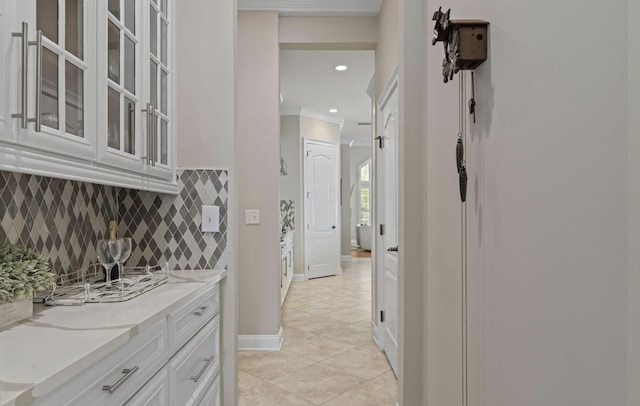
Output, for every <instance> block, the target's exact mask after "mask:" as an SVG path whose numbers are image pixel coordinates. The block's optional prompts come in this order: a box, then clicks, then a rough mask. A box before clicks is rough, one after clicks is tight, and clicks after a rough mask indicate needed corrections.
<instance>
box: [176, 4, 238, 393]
mask: <svg viewBox="0 0 640 406" xmlns="http://www.w3.org/2000/svg"><path fill="white" fill-rule="evenodd" d="M175 10H176V20H175V24H176V109H177V120H176V121H177V142H176V146H177V155H178V166H179V167H181V168H227V169H229V180H230V181H229V202H230V205H229V212H228V213H227V216H228V219H229V227H228V230H227V244H228V245H227V249H228V251H229V267H228V270H229V272H228V274H227V278H226V279H225V280H224V281H223V282H222V289H221V306H222V310H221V311H222V324H221V337H222V347H223V348H224V351H223V353H222V360H221V364H222V369H223V371H224V374H223V375H222V403H223V404H225V405H233V404H236V400H237V382H238V373H237V367H236V366H237V352H236V349H237V335H238V313H237V308H238V283H237V269H238V268H237V255H238V252H237V249H236V247H237V245H238V244H237V223H238V222H237V208H236V204H237V184H236V171H235V162H234V159H233V156H234V152H235V146H234V139H235V130H236V103H235V65H236V54H235V50H236V21H237V14H236V13H237V4H236V1H235V0H233V1H225V2H209V1H206V0H192V1H188V2H179V3H176V7H175ZM194 38H208V41H207V48H204V49H203V48H202V47H201V46H200V42H199V41H194V40H193V39H194ZM212 122H214V123H216V125H215V126H212V125H211V123H212Z"/></svg>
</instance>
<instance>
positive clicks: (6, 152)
mask: <svg viewBox="0 0 640 406" xmlns="http://www.w3.org/2000/svg"><path fill="white" fill-rule="evenodd" d="M0 170H5V171H9V172H19V173H26V174H30V175H38V176H47V177H53V178H61V179H68V180H75V181H80V182H88V183H96V184H101V185H108V186H117V187H124V188H130V189H137V190H146V191H150V192H159V193H168V194H174V195H177V194H178V192H179V190H178V183H177V181H176V179H175V172H174V174H173V175H172V179H168V180H162V179H158V178H153V177H150V176H146V175H141V174H137V173H131V172H124V171H118V170H114V169H111V168H108V167H105V166H101V165H100V164H98V163H94V162H89V161H81V160H77V159H73V158H62V157H58V156H54V155H53V154H47V153H43V152H40V151H35V150H34V151H31V150H26V149H20V148H17V147H12V146H8V145H1V144H0Z"/></svg>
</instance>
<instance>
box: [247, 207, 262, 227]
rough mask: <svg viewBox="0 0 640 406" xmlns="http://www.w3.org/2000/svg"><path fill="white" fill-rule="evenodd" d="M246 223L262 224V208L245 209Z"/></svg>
mask: <svg viewBox="0 0 640 406" xmlns="http://www.w3.org/2000/svg"><path fill="white" fill-rule="evenodd" d="M244 223H245V224H260V210H257V209H252V210H245V211H244Z"/></svg>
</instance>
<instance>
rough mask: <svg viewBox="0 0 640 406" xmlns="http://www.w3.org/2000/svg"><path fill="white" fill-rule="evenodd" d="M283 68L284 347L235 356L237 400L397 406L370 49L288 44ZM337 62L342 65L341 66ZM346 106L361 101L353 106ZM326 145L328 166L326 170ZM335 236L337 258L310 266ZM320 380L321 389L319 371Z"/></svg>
mask: <svg viewBox="0 0 640 406" xmlns="http://www.w3.org/2000/svg"><path fill="white" fill-rule="evenodd" d="M280 61H281V63H280V68H281V81H280V83H281V154H282V155H281V160H282V162H284V163H286V171H285V172H286V175H285V174H283V172H282V171H281V174H282V176H280V200H281V207H288V208H290V207H294V208H295V209H294V210H293V211H294V213H291V210H289V214H287V215H286V216H288V217H293V218H294V221H293V223H295V226H294V229H295V231H294V232H293V235H294V237H293V252H294V255H293V268H294V274H293V278H292V282H291V284H290V287H289V289H288V291H287V293H286V297H285V298H284V300H283V305H282V310H281V320H282V327H283V333H284V341H283V344H282V349H281V351H280V352H278V353H258V352H241V353H240V363H239V370H240V375H239V379H240V388H241V390H240V399H241V400H243V399H245V400H247V401H249V400H250V399H253V398H252V396H254V395H255V394H256V393H258V392H260V393H264V392H262V391H263V389H265V388H266V387H267V386H269V385H270V386H269V388H270V390H273V391H274V392H278V394H277V395H278V396H283V398H282V399H284V398H285V397H287V398H288V397H289V396H293V397H295V399H301V400H304V401H306V402H310V403H312V404H321V403H323V402H327V401H333V400H334V399H335V401H340V400H344V401H345V402H347V404H348V401H349V399H352V397H353V396H356V397H358V398H359V397H362V396H365V397H366V398H367V399H371V401H370V403H368V404H370V405H372V406H373V405H378V404H380V405H389V404H395V403H396V399H397V379H396V377H395V373H394V371H393V369H392V367H391V364H390V362H389V360H388V359H387V357H386V355H385V352H383V351H382V350H381V348H380V347H379V345H378V343H377V341H376V339H377V336H378V334H379V332H378V328H379V325H380V324H379V319H378V317H377V313H378V305H377V301H378V286H377V282H376V275H375V273H374V270H373V263H374V262H375V261H376V258H375V236H374V233H373V229H374V227H373V225H374V224H375V215H376V211H375V205H374V202H373V198H374V197H375V174H374V172H375V170H376V169H375V160H374V157H373V149H374V146H373V142H372V141H373V138H374V135H375V134H373V130H374V128H375V126H374V125H372V122H373V120H374V117H372V111H373V108H372V107H373V102H372V99H371V97H373V83H374V81H373V79H372V78H373V74H374V65H375V54H374V52H373V51H344V50H343V51H309V50H289V49H287V50H281V52H280ZM338 65H345V66H347V69H346V70H342V71H337V70H336V69H335V68H336V67H337V66H338ZM353 99H358V100H359V104H358V105H357V106H354V105H352V102H351V101H352V100H353ZM335 110H337V111H335ZM334 147H335V151H336V155H335V157H336V163H337V164H338V165H336V166H332V165H330V164H329V162H331V161H332V159H333V148H334ZM307 155H308V156H307ZM332 168H336V170H337V172H338V173H337V176H335V177H334V176H333V174H331V173H330V172H331V171H332V170H333V169H332ZM332 179H335V180H336V194H335V201H336V203H335V205H334V203H333V192H332V188H333V186H332V185H331V180H332ZM316 197H317V198H318V201H316V200H315V199H314V198H316ZM282 202H287V203H285V204H282ZM289 202H290V203H289ZM333 207H335V208H336V210H337V214H336V215H333V214H332V208H333ZM284 216H285V215H284V214H283V218H284ZM288 223H289V222H288ZM316 224H317V225H316ZM334 226H335V229H334V228H333V227H334ZM331 232H333V233H335V235H336V237H337V240H336V241H337V244H336V245H335V248H336V253H335V254H329V257H331V258H335V261H332V260H325V261H316V260H315V259H314V255H321V254H326V252H325V250H326V246H324V245H323V244H324V243H327V242H328V241H330V239H329V238H328V237H327V235H330V233H331ZM310 242H313V244H310ZM314 264H317V266H315V267H314ZM314 268H315V269H314ZM329 275H332V276H329ZM285 280H286V279H285ZM374 315H375V316H374ZM327 375H329V376H330V378H327V379H326V380H324V379H323V385H324V383H326V387H324V386H323V388H322V390H321V391H319V390H318V376H327ZM265 396H266V395H265ZM269 396H270V395H269ZM274 396H276V395H275V394H274ZM267 397H268V396H267ZM291 399H294V398H291ZM262 400H263V401H264V400H265V399H264V396H263V398H262ZM305 404H306V403H305Z"/></svg>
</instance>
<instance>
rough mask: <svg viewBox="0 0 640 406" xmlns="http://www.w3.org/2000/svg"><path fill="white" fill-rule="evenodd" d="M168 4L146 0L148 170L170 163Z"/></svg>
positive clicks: (163, 168) (161, 169) (157, 170)
mask: <svg viewBox="0 0 640 406" xmlns="http://www.w3.org/2000/svg"><path fill="white" fill-rule="evenodd" d="M171 6H172V4H171V3H170V2H169V0H146V7H147V10H148V39H147V46H148V47H147V52H145V56H146V62H147V63H148V69H149V79H148V97H149V105H150V107H151V109H152V110H153V114H152V116H151V118H150V121H149V122H150V123H153V124H152V130H151V132H150V136H149V137H148V144H147V145H148V147H149V153H150V154H151V157H152V161H151V167H150V168H148V170H149V171H150V172H155V173H166V172H167V169H168V168H170V167H171V166H172V165H173V162H172V160H173V158H172V153H173V141H172V139H173V138H172V137H173V134H172V133H173V127H172V125H173V123H172V122H171V116H172V114H173V113H172V111H171V109H172V107H173V106H172V105H171V103H170V100H171V99H172V97H173V95H172V90H173V89H172V87H171V79H172V77H171V64H170V60H171V59H170V58H171V55H170V52H172V51H173V49H172V46H171V44H172V42H171V41H172V38H171V35H170V32H171V26H170V24H171V19H172V18H173V15H172V9H171Z"/></svg>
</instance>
